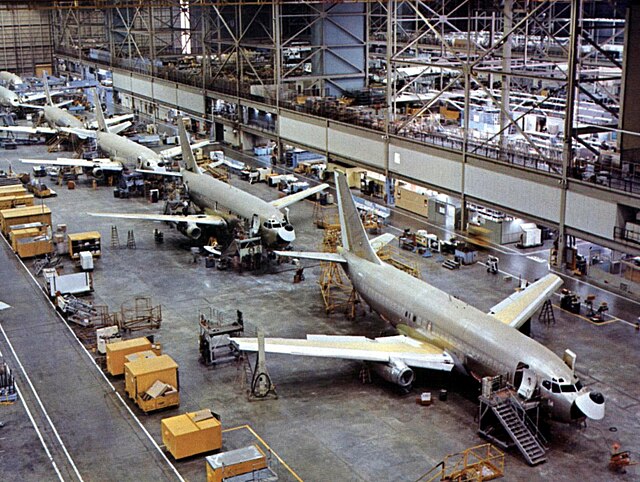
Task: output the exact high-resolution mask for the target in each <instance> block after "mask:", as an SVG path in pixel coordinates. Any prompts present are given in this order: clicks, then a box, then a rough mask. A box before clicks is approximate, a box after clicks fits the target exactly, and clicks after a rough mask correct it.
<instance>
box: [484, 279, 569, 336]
mask: <svg viewBox="0 0 640 482" xmlns="http://www.w3.org/2000/svg"><path fill="white" fill-rule="evenodd" d="M561 285H562V280H561V279H560V277H558V276H556V275H555V274H548V275H547V276H545V277H544V278H540V279H539V280H538V281H536V282H535V283H533V284H531V285H529V286H528V287H526V288H525V289H524V290H522V291H518V292H516V293H514V294H512V295H511V296H509V297H507V298H505V299H504V300H502V301H501V302H500V303H498V304H497V305H495V306H494V307H493V308H491V310H490V311H489V314H490V315H492V316H493V317H494V318H496V319H498V320H500V321H501V322H502V323H504V324H506V325H509V326H512V327H514V328H520V326H522V325H523V324H524V323H525V322H526V321H527V320H528V319H529V318H531V317H532V316H533V314H534V313H535V312H536V311H537V310H538V309H539V308H540V307H541V306H542V305H543V304H544V302H545V301H547V300H548V299H549V298H550V297H551V295H552V294H553V293H554V292H555V291H556V290H557V289H558V288H559V287H560V286H561Z"/></svg>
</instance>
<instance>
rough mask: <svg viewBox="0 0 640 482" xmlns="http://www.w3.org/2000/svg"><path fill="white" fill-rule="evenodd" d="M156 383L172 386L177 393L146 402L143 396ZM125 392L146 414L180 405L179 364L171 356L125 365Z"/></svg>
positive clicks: (170, 393) (141, 359) (143, 359)
mask: <svg viewBox="0 0 640 482" xmlns="http://www.w3.org/2000/svg"><path fill="white" fill-rule="evenodd" d="M107 346H109V345H107ZM156 382H162V383H166V384H168V385H171V386H172V387H174V388H175V390H176V391H172V392H169V393H168V394H167V396H161V397H157V398H152V399H150V400H145V399H144V398H143V397H142V396H143V395H144V393H145V392H146V391H147V390H148V389H149V388H150V387H151V386H152V385H153V384H154V383H156ZM124 390H125V392H127V395H129V397H130V398H132V399H133V400H134V401H135V402H136V403H137V404H138V406H139V407H140V408H141V409H142V410H144V411H145V412H148V411H151V410H157V409H159V408H164V407H169V406H173V405H179V404H180V397H179V395H178V391H179V390H180V386H179V381H178V364H177V363H176V362H175V361H174V360H173V358H171V357H170V356H169V355H160V356H157V357H155V358H139V359H138V360H134V361H131V362H129V363H125V365H124Z"/></svg>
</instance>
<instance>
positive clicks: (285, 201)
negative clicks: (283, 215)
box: [270, 184, 329, 209]
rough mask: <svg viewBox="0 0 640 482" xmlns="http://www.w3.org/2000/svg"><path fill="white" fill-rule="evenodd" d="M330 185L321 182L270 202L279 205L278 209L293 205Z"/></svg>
mask: <svg viewBox="0 0 640 482" xmlns="http://www.w3.org/2000/svg"><path fill="white" fill-rule="evenodd" d="M328 187H329V185H328V184H320V185H318V186H314V187H310V188H309V189H305V190H304V191H299V192H297V193H295V194H290V195H289V196H285V197H281V198H280V199H275V200H273V201H271V203H270V204H271V205H272V206H275V207H277V208H278V209H282V208H286V207H287V206H291V205H292V204H295V203H297V202H298V201H302V200H303V199H306V198H308V197H309V196H312V195H314V194H315V193H317V192H320V191H324V190H325V189H327V188H328Z"/></svg>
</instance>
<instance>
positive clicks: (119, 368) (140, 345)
mask: <svg viewBox="0 0 640 482" xmlns="http://www.w3.org/2000/svg"><path fill="white" fill-rule="evenodd" d="M147 350H151V342H150V341H149V340H148V339H147V338H144V337H142V338H133V339H131V340H123V341H116V342H113V343H107V346H106V352H107V372H109V374H110V375H113V376H117V375H122V374H123V373H124V364H125V363H126V359H125V357H126V356H127V355H130V354H131V353H138V352H141V351H147Z"/></svg>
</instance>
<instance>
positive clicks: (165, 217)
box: [87, 213, 226, 226]
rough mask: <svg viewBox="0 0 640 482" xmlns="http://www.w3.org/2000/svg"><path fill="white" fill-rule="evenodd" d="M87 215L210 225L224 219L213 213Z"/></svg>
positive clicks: (217, 224) (222, 224) (219, 224)
mask: <svg viewBox="0 0 640 482" xmlns="http://www.w3.org/2000/svg"><path fill="white" fill-rule="evenodd" d="M87 214H88V215H89V216H96V217H99V218H119V219H137V220H141V221H162V222H167V223H195V224H207V225H211V226H224V225H225V224H226V221H225V220H224V218H223V217H222V216H216V215H214V214H189V215H187V216H182V215H180V214H134V213H130V214H124V213H87Z"/></svg>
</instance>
